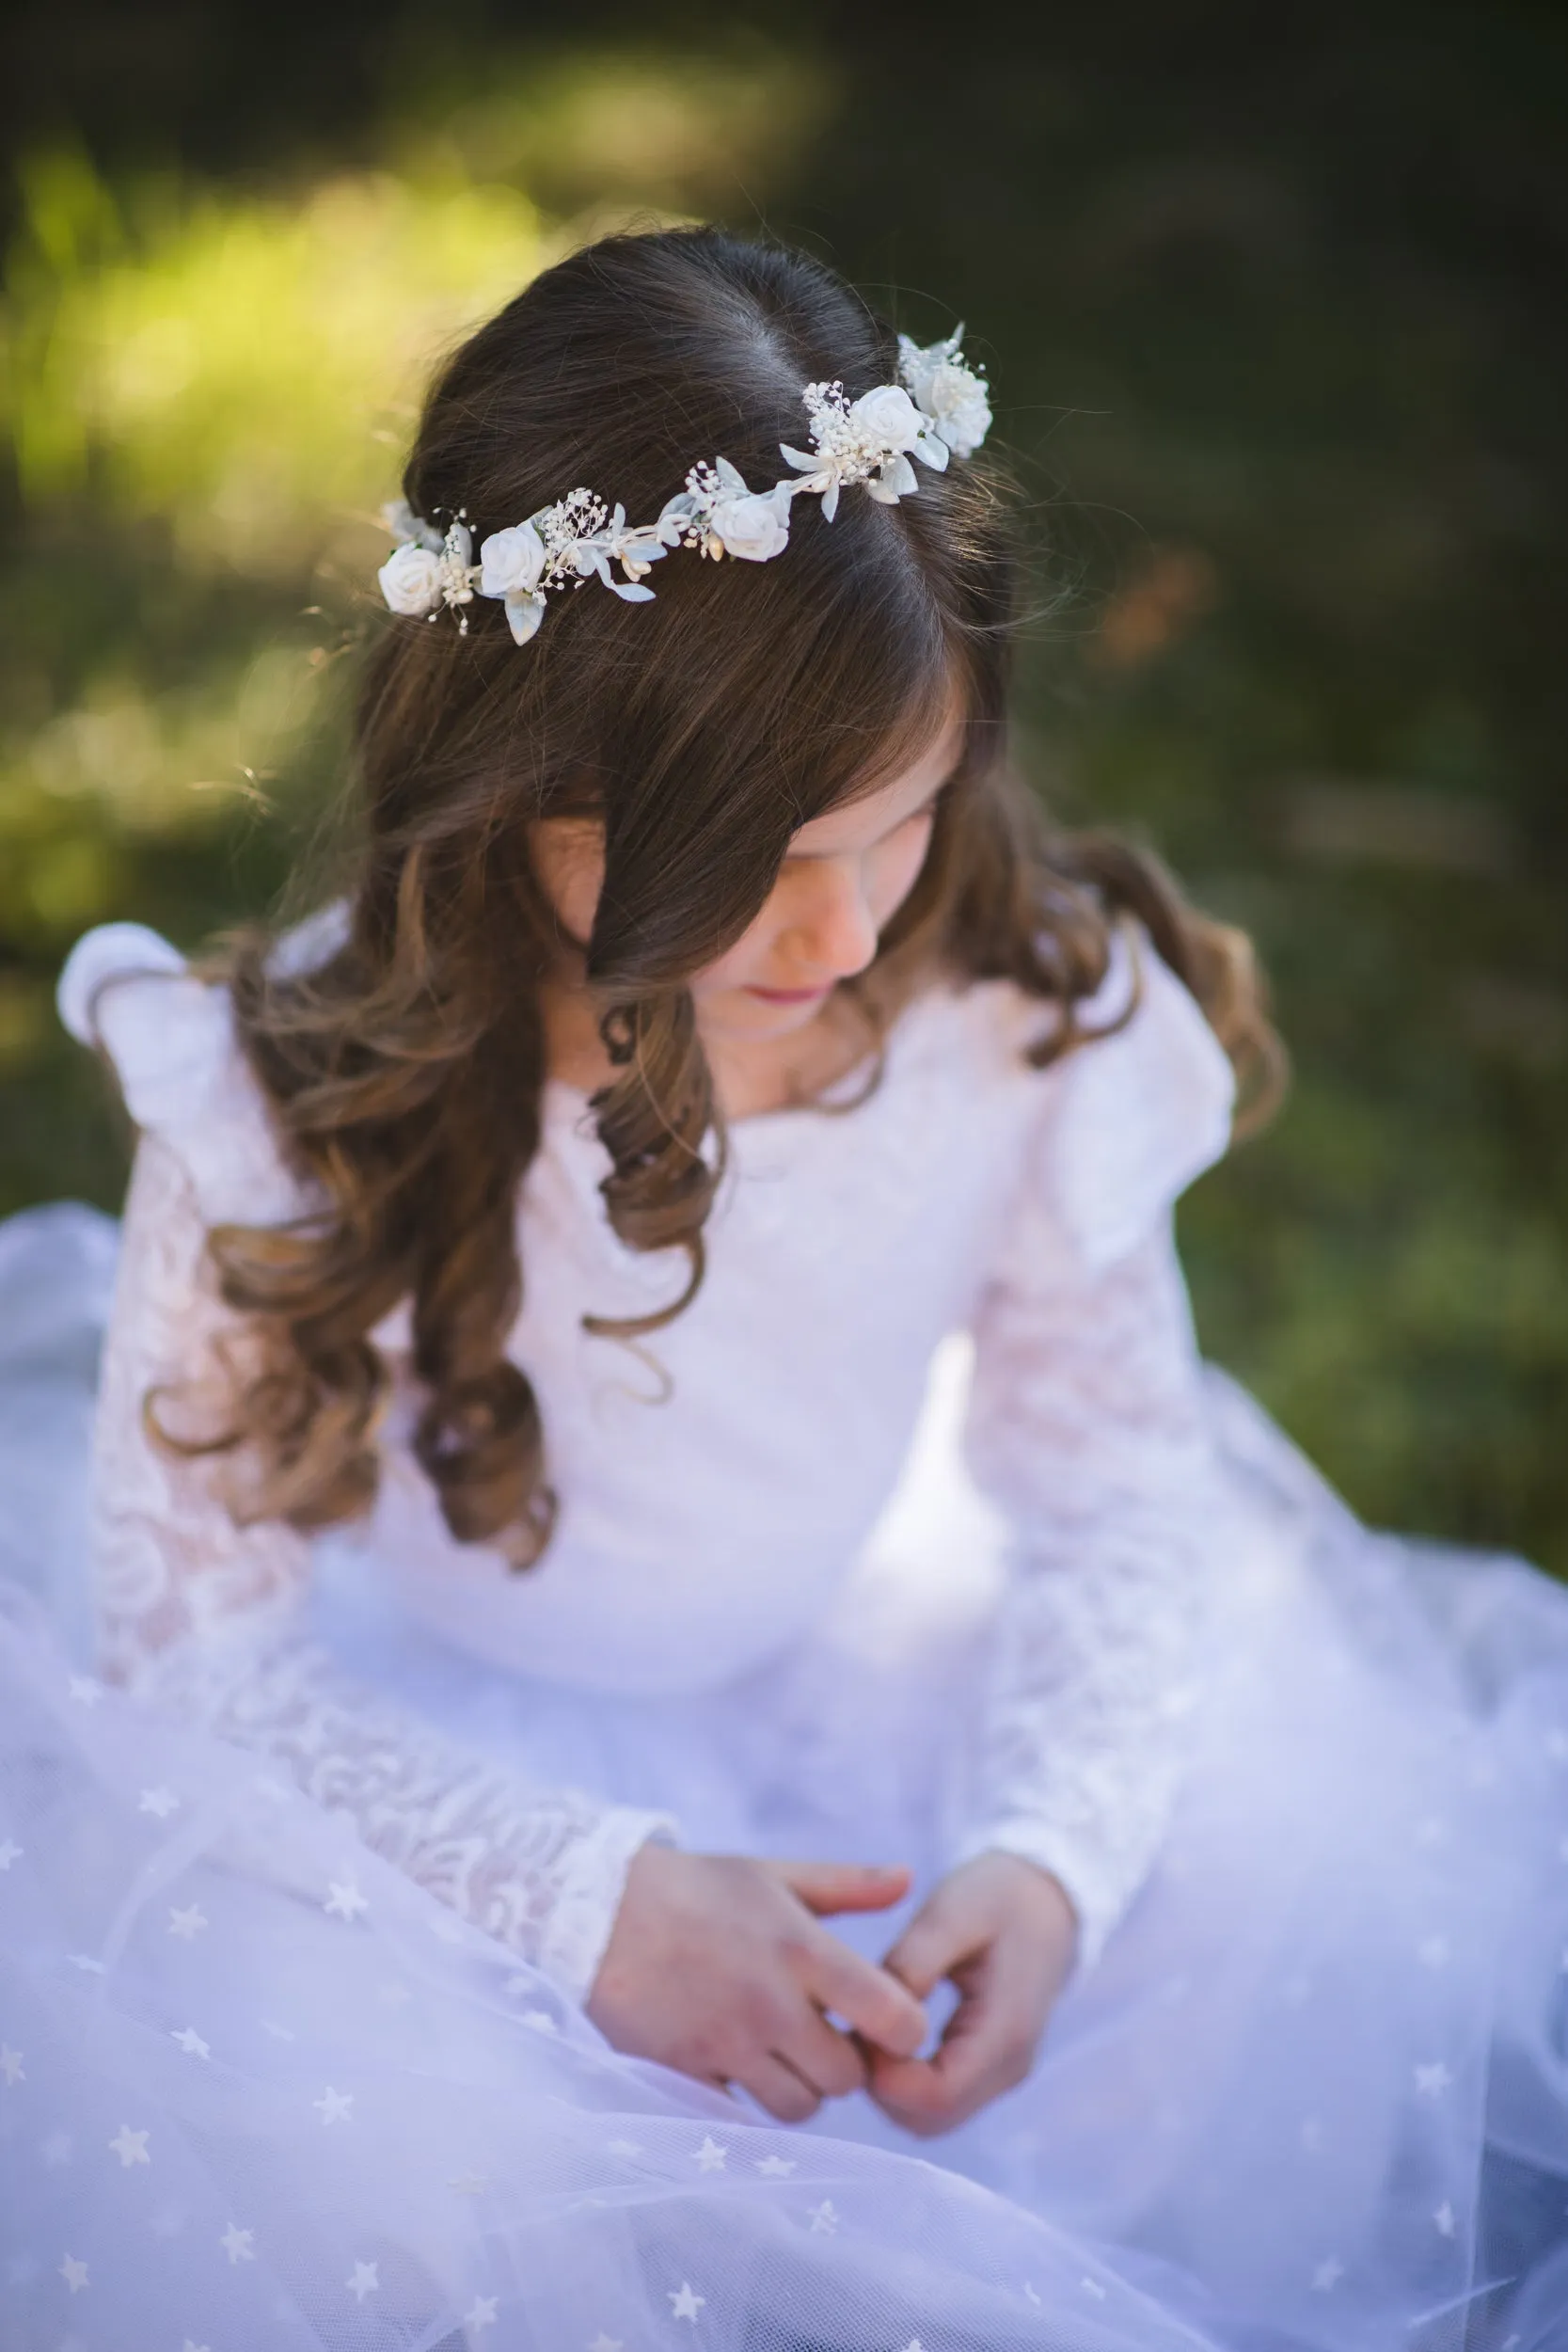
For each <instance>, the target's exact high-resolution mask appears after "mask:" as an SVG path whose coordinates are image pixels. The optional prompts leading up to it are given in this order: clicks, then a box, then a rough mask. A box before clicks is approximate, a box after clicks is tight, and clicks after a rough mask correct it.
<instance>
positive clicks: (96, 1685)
mask: <svg viewBox="0 0 1568 2352" xmlns="http://www.w3.org/2000/svg"><path fill="white" fill-rule="evenodd" d="M66 1687H67V1689H68V1690H69V1691H70V1692H71V1697H72V1698H73V1699H74V1700H75V1702H76V1704H77V1706H78V1707H96V1706H97V1705H98V1702H99V1700H100V1699H101V1698H102V1697H103V1684H102V1683H101V1682H95V1681H94V1680H93V1678H92V1677H91V1675H72V1676H71V1680H70V1682H69V1683H68V1684H67V1686H66Z"/></svg>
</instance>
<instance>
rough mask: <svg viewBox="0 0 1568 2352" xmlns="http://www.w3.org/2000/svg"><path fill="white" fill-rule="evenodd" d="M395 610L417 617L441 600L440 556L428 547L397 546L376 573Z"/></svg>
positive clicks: (416, 618) (411, 617) (414, 618)
mask: <svg viewBox="0 0 1568 2352" xmlns="http://www.w3.org/2000/svg"><path fill="white" fill-rule="evenodd" d="M376 579H377V580H379V581H380V582H381V593H382V595H383V596H385V597H386V599H387V602H388V604H389V605H390V607H391V609H392V611H393V612H402V613H404V615H405V616H406V617H407V618H408V619H409V620H418V619H419V618H420V615H421V614H422V613H426V612H435V610H436V606H437V605H438V604H439V603H440V601H441V559H440V557H439V556H438V555H436V553H435V552H434V551H433V550H432V549H431V548H420V547H414V546H409V547H403V548H397V549H396V550H395V551H394V552H393V553H392V554H391V555H389V556H388V558H387V561H386V563H385V564H383V565H382V566H381V569H380V570H379V571H378V572H377V574H376Z"/></svg>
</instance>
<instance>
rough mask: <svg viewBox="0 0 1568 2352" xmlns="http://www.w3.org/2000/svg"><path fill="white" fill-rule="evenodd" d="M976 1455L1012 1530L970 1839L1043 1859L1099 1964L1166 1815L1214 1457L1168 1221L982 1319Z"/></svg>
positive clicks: (1024, 1290)
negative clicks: (1123, 1249)
mask: <svg viewBox="0 0 1568 2352" xmlns="http://www.w3.org/2000/svg"><path fill="white" fill-rule="evenodd" d="M975 1339H976V1350H975V1375H974V1392H973V1402H972V1406H971V1424H970V1435H969V1452H970V1458H971V1461H972V1464H973V1466H974V1470H975V1473H976V1476H977V1478H978V1479H979V1481H980V1483H981V1484H982V1486H984V1487H985V1488H986V1489H987V1490H988V1491H989V1492H990V1494H991V1495H992V1497H993V1498H994V1499H995V1500H996V1501H997V1502H999V1503H1000V1504H1001V1505H1002V1507H1003V1509H1004V1511H1005V1512H1006V1516H1007V1518H1008V1519H1009V1521H1010V1523H1011V1526H1012V1528H1013V1530H1014V1534H1015V1557H1014V1563H1013V1576H1012V1583H1011V1586H1010V1589H1009V1591H1008V1593H1007V1596H1006V1600H1005V1602H1004V1607H1003V1616H1002V1625H1001V1635H1000V1643H999V1647H998V1651H997V1655H996V1666H995V1679H994V1682H993V1686H992V1688H991V1690H990V1696H989V1705H988V1709H987V1714H986V1719H985V1737H984V1746H983V1752H982V1756H981V1759H980V1773H979V1788H978V1806H977V1810H976V1815H975V1818H974V1821H973V1823H972V1825H971V1827H970V1830H969V1834H968V1836H967V1837H966V1839H965V1843H964V1851H965V1852H966V1853H975V1852H979V1851H983V1850H986V1849H991V1848H1001V1849H1003V1850H1004V1851H1008V1852H1012V1853H1019V1854H1022V1855H1024V1856H1025V1857H1026V1858H1027V1859H1029V1860H1030V1861H1033V1862H1037V1863H1039V1864H1040V1865H1041V1866H1042V1867H1045V1868H1046V1869H1049V1870H1051V1871H1053V1873H1054V1874H1055V1875H1056V1877H1057V1878H1059V1879H1060V1880H1061V1882H1062V1883H1063V1885H1064V1886H1065V1887H1066V1889H1067V1891H1068V1893H1069V1896H1070V1897H1071V1899H1072V1901H1073V1904H1074V1907H1075V1908H1076V1910H1077V1912H1078V1915H1079V1920H1080V1927H1081V1949H1082V1957H1083V1960H1084V1962H1085V1964H1092V1963H1093V1961H1094V1960H1095V1959H1096V1958H1097V1956H1098V1954H1099V1952H1100V1950H1101V1947H1103V1945H1104V1942H1105V1939H1106V1937H1107V1936H1108V1935H1109V1933H1110V1932H1111V1930H1112V1929H1113V1927H1114V1926H1115V1925H1116V1922H1117V1919H1118V1918H1119V1917H1120V1915H1121V1914H1122V1912H1123V1910H1124V1909H1125V1908H1126V1906H1127V1904H1128V1902H1129V1901H1130V1900H1131V1899H1132V1896H1133V1895H1134V1894H1135V1892H1136V1891H1137V1888H1138V1886H1139V1885H1140V1883H1142V1881H1143V1879H1144V1877H1145V1875H1146V1873H1147V1871H1148V1867H1149V1865H1150V1863H1151V1862H1152V1860H1153V1857H1154V1854H1155V1851H1156V1849H1157V1848H1158V1845H1159V1842H1160V1838H1161V1836H1162V1834H1163V1832H1164V1827H1165V1823H1166V1821H1167V1820H1168V1818H1169V1813H1170V1808H1171V1804H1172V1801H1173V1798H1174V1796H1175V1793H1176V1790H1177V1788H1178V1785H1179V1782H1180V1770H1181V1764H1182V1759H1183V1750H1184V1747H1185V1734H1186V1728H1187V1719H1188V1717H1189V1715H1190V1714H1191V1711H1192V1709H1193V1707H1194V1705H1195V1701H1196V1688H1195V1672H1196V1644H1197V1636H1198V1632H1199V1629H1200V1626H1201V1621H1202V1614H1203V1608H1204V1584H1205V1579H1204V1555H1205V1528H1206V1497H1207V1496H1208V1494H1209V1491H1210V1480H1209V1470H1210V1453H1209V1444H1208V1438H1207V1433H1206V1428H1205V1423H1204V1417H1203V1408H1202V1403H1201V1391H1200V1388H1199V1380H1198V1362H1197V1356H1196V1346H1195V1343H1194V1341H1193V1336H1192V1329H1191V1324H1190V1320H1189V1316H1188V1312H1187V1302H1186V1295H1185V1291H1184V1288H1183V1285H1182V1280H1181V1275H1180V1268H1179V1267H1178V1264H1177V1262H1176V1254H1175V1250H1174V1247H1173V1245H1172V1241H1171V1237H1170V1232H1169V1224H1168V1220H1165V1221H1164V1222H1163V1223H1162V1225H1161V1227H1160V1229H1159V1230H1158V1231H1157V1232H1154V1233H1153V1234H1151V1235H1150V1236H1149V1237H1148V1238H1147V1239H1146V1240H1144V1241H1143V1242H1141V1243H1140V1244H1138V1245H1137V1247H1136V1248H1133V1249H1132V1251H1131V1252H1129V1253H1128V1254H1127V1255H1126V1256H1125V1257H1123V1258H1121V1259H1120V1260H1119V1261H1118V1262H1117V1263H1116V1264H1114V1265H1112V1266H1109V1267H1107V1268H1104V1269H1103V1270H1100V1271H1096V1272H1093V1273H1085V1275H1084V1276H1083V1277H1082V1278H1081V1279H1077V1280H1063V1279H1060V1277H1059V1276H1058V1277H1057V1278H1056V1279H1047V1280H1044V1281H1041V1282H1038V1283H1033V1282H1031V1281H1030V1280H1029V1279H1028V1277H1027V1269H1026V1268H1025V1267H1022V1266H1019V1265H1018V1264H1017V1263H1016V1262H1015V1264H1014V1266H1013V1268H1012V1269H1011V1270H1010V1271H1009V1273H1008V1274H1007V1275H1006V1276H1005V1277H1002V1278H999V1279H997V1280H996V1281H994V1282H993V1283H992V1285H991V1286H990V1290H989V1292H988V1295H987V1297H986V1299H985V1302H984V1305H983V1308H982V1311H981V1315H980V1318H979V1323H978V1327H977V1329H976V1335H975Z"/></svg>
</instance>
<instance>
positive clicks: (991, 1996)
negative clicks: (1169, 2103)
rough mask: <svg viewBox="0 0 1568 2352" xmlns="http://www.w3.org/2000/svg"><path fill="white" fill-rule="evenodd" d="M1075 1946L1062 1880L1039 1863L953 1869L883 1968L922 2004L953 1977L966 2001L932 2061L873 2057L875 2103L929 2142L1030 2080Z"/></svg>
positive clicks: (996, 1859) (1000, 1860)
mask: <svg viewBox="0 0 1568 2352" xmlns="http://www.w3.org/2000/svg"><path fill="white" fill-rule="evenodd" d="M1077 1940H1078V1921H1077V1916H1076V1914H1075V1913H1074V1911H1073V1908H1072V1905H1071V1904H1070V1903H1069V1900H1068V1899H1067V1896H1066V1895H1065V1894H1064V1893H1063V1891H1062V1888H1061V1885H1060V1883H1059V1882H1058V1881H1057V1880H1055V1879H1053V1877H1052V1876H1051V1875H1050V1873H1049V1871H1046V1870H1042V1869H1039V1868H1038V1867H1037V1866H1036V1865H1035V1864H1034V1863H1032V1862H1024V1861H1022V1860H1021V1859H1020V1857H1019V1856H1018V1855H1016V1854H1009V1853H984V1854H977V1855H976V1856H975V1858H974V1861H973V1862H966V1863H964V1864H963V1865H962V1866H961V1867H959V1868H958V1869H957V1870H954V1871H953V1872H951V1873H950V1875H949V1876H948V1877H946V1878H945V1879H943V1880H942V1883H941V1885H940V1886H938V1887H937V1888H936V1890H935V1891H934V1893H933V1894H932V1895H931V1897H930V1899H928V1901H927V1902H925V1903H923V1904H922V1906H921V1908H920V1909H919V1911H918V1912H916V1914H915V1915H914V1917H913V1918H912V1919H911V1922H910V1924H909V1926H908V1927H907V1928H906V1929H905V1931H904V1932H903V1934H902V1935H901V1936H900V1937H899V1939H898V1941H897V1943H896V1944H895V1946H894V1947H893V1949H892V1951H890V1952H889V1953H888V1955H887V1958H886V1960H885V1962H884V1963H883V1965H884V1966H885V1967H886V1968H887V1969H888V1970H889V1971H890V1973H891V1974H892V1975H894V1976H895V1977H898V1978H900V1979H902V1980H903V1982H904V1983H905V1984H907V1985H908V1986H909V1988H910V1991H911V1993H912V1994H916V1995H917V1997H918V1998H919V1999H921V2000H925V1999H927V1997H928V1996H929V1994H931V1993H932V1992H933V1991H934V1990H935V1989H936V1987H937V1985H938V1984H940V1983H941V1981H942V1979H943V1978H944V1977H948V1978H951V1979H952V1981H953V1982H954V1984H955V1985H957V1987H958V2008H957V2009H956V2010H954V2011H953V2014H952V2016H951V2017H950V2018H949V2019H948V2021H947V2025H946V2027H945V2029H944V2031H943V2033H942V2041H941V2043H940V2045H939V2047H938V2048H937V2049H936V2050H935V2051H934V2052H933V2053H932V2055H931V2057H930V2058H905V2057H900V2056H897V2055H884V2054H883V2053H882V2052H880V2051H873V2052H871V2053H870V2077H871V2079H870V2085H869V2088H870V2091H871V2096H872V2097H873V2098H874V2099H875V2100H876V2102H877V2105H878V2106H879V2107H881V2108H882V2109H883V2110H884V2111H885V2112H886V2113H887V2114H888V2115H890V2116H891V2117H892V2118H893V2120H894V2122H895V2123H901V2124H902V2125H903V2126H904V2129H905V2130H906V2131H909V2132H916V2133H919V2134H920V2135H921V2137H931V2136H933V2135H935V2134H936V2133H938V2132H947V2131H951V2130H952V2129H953V2127H954V2125H955V2124H957V2123H962V2122H965V2121H966V2119H967V2118H968V2117H970V2116H972V2115H973V2114H974V2112H975V2110H976V2109H977V2108H979V2107H983V2106H985V2105H986V2104H987V2102H988V2101H989V2100H991V2099H994V2098H996V2097H997V2095H998V2094H999V2092H1001V2091H1004V2090H1012V2089H1013V2088H1014V2086H1015V2085H1016V2084H1018V2083H1021V2082H1022V2080H1023V2078H1024V2076H1025V2075H1026V2074H1028V2072H1029V2069H1030V2067H1031V2066H1032V2065H1033V2063H1034V2058H1035V2051H1036V2048H1037V2044H1038V2042H1039V2038H1040V2035H1041V2034H1042V2033H1043V2032H1044V2030H1045V2021H1046V2019H1047V2018H1048V2017H1049V2016H1050V2014H1051V2009H1052V2005H1053V2002H1054V2000H1055V1998H1056V1995H1057V1994H1058V1993H1059V1992H1060V1991H1061V1989H1062V1986H1063V1984H1064V1983H1065V1982H1066V1980H1067V1976H1068V1972H1069V1969H1070V1968H1071V1966H1072V1958H1073V1951H1074V1947H1075V1946H1076V1944H1077Z"/></svg>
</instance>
